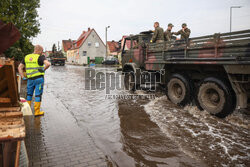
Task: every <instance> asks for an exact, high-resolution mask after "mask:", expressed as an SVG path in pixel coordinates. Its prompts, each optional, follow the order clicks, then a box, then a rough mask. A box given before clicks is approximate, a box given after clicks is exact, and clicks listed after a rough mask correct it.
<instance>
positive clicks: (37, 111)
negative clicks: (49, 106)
mask: <svg viewBox="0 0 250 167" xmlns="http://www.w3.org/2000/svg"><path fill="white" fill-rule="evenodd" d="M40 107H41V102H35V105H34V109H35V116H41V115H44V112H43V111H40Z"/></svg>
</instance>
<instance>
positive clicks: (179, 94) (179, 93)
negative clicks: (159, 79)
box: [166, 74, 193, 106]
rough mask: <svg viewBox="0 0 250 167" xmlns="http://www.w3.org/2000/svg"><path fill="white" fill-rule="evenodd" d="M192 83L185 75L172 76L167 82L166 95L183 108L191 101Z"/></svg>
mask: <svg viewBox="0 0 250 167" xmlns="http://www.w3.org/2000/svg"><path fill="white" fill-rule="evenodd" d="M192 85H193V84H192V81H191V80H190V79H189V78H188V77H187V76H185V75H181V74H173V75H172V76H171V77H170V78H169V79H168V81H167V89H166V95H167V96H168V99H169V100H170V101H171V102H172V103H174V104H177V105H180V106H185V105H187V104H188V103H190V102H191V100H192V97H193V96H192V95H193V86H192Z"/></svg>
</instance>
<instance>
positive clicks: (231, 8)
mask: <svg viewBox="0 0 250 167" xmlns="http://www.w3.org/2000/svg"><path fill="white" fill-rule="evenodd" d="M233 8H241V6H231V7H230V32H232V11H233Z"/></svg>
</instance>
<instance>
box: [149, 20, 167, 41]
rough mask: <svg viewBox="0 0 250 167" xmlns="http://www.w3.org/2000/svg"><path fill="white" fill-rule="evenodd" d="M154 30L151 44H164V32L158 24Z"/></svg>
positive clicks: (155, 24) (156, 23)
mask: <svg viewBox="0 0 250 167" xmlns="http://www.w3.org/2000/svg"><path fill="white" fill-rule="evenodd" d="M154 28H155V31H154V34H153V37H152V40H151V42H153V43H155V42H156V43H160V42H164V31H163V29H162V28H161V27H160V25H159V23H158V22H155V23H154Z"/></svg>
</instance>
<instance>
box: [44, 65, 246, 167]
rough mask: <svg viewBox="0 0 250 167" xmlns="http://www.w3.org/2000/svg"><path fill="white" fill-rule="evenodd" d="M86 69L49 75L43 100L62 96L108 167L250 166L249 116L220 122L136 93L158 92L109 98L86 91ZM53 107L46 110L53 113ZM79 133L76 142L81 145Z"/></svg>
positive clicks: (159, 96) (56, 70)
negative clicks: (129, 97) (138, 96)
mask: <svg viewBox="0 0 250 167" xmlns="http://www.w3.org/2000/svg"><path fill="white" fill-rule="evenodd" d="M86 68H87V67H82V66H70V65H66V66H63V67H62V66H53V67H52V68H51V69H49V70H48V71H46V77H45V87H44V97H46V98H44V99H43V100H44V102H45V103H48V101H49V100H50V99H49V98H50V97H51V98H56V100H57V101H59V102H60V103H61V104H62V105H63V107H64V108H66V111H67V112H68V113H67V114H70V115H71V116H72V117H73V118H74V119H73V120H71V121H73V122H75V124H76V125H77V126H78V127H79V128H80V129H84V130H86V131H87V133H88V135H89V137H90V139H91V140H92V141H93V142H94V143H95V145H96V147H98V148H99V149H100V151H101V152H102V153H103V154H104V155H105V159H106V162H107V165H108V166H122V167H123V166H124V167H132V166H150V167H151V166H152V167H156V166H199V167H200V166H216V167H217V166H250V116H249V115H246V114H242V113H234V114H233V115H231V116H229V117H228V118H226V119H224V120H223V119H218V118H216V117H213V116H211V115H209V114H207V113H206V112H201V111H199V110H198V109H196V107H193V106H186V107H185V108H180V107H178V106H175V105H173V104H171V103H170V102H169V101H168V100H167V97H166V96H165V95H164V94H163V93H161V92H160V91H158V92H157V93H155V92H146V91H137V92H135V94H152V95H153V94H155V95H156V97H155V99H137V100H131V99H126V100H122V99H116V98H110V99H107V98H106V92H105V91H104V90H103V91H100V90H86V89H85V84H86V82H85V69H86ZM94 68H95V67H94ZM95 69H96V70H97V71H101V72H104V73H105V72H112V71H116V68H113V67H110V68H105V67H96V68H95ZM46 94H47V95H46ZM111 94H112V95H127V94H129V92H127V91H118V90H114V91H112V92H111ZM46 101H47V102H46ZM53 105H56V104H51V106H44V104H43V106H42V108H45V109H46V112H47V113H48V114H49V112H50V110H53V109H54V108H53V107H55V106H53ZM45 114H46V113H45ZM58 114H59V115H60V114H61V113H60V112H58ZM41 119H43V118H41ZM48 119H49V118H48ZM45 121H46V120H45ZM61 121H62V122H65V123H67V120H61ZM57 122H59V121H55V123H57ZM62 122H61V123H62ZM42 123H43V122H41V124H42ZM69 130H70V129H69ZM44 132H45V133H46V130H44ZM41 133H43V132H41ZM55 133H56V132H55ZM76 133H81V132H80V131H79V132H78V131H76ZM44 135H45V136H46V134H44ZM65 135H67V132H66V134H65ZM75 135H76V136H74V141H75V142H76V144H77V143H81V142H82V141H81V140H80V139H79V140H77V135H78V134H75ZM67 139H68V140H70V137H67Z"/></svg>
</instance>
